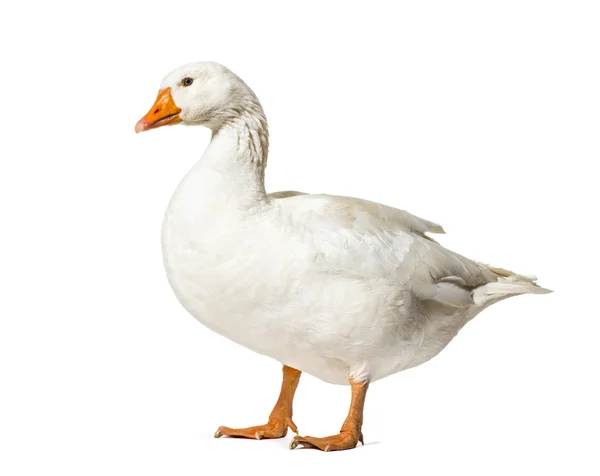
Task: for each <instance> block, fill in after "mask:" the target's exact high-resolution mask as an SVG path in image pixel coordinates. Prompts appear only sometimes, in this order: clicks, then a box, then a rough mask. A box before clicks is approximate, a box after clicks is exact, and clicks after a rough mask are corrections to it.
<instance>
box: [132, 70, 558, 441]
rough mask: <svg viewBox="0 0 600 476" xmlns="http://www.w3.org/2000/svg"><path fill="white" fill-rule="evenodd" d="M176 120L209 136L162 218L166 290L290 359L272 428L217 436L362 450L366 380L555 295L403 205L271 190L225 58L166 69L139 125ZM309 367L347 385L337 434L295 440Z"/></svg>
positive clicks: (207, 319) (244, 89)
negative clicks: (521, 301) (523, 302)
mask: <svg viewBox="0 0 600 476" xmlns="http://www.w3.org/2000/svg"><path fill="white" fill-rule="evenodd" d="M175 124H183V125H188V126H204V127H207V128H209V129H210V130H211V131H212V138H211V141H210V144H209V145H208V147H207V148H206V150H205V151H204V154H203V155H202V157H201V158H200V160H199V161H198V162H197V163H196V164H195V165H194V166H193V167H192V169H191V170H190V171H189V172H188V173H187V174H186V175H185V177H184V178H183V179H182V181H181V182H180V184H179V185H178V187H177V189H176V190H175V192H174V194H173V196H172V198H171V200H170V202H169V205H168V207H167V211H166V213H165V218H164V223H163V227H162V252H163V258H164V266H165V269H166V274H167V278H168V281H169V283H170V286H171V287H172V289H173V291H174V293H175V295H176V297H177V298H178V300H179V301H180V303H181V304H182V305H183V307H184V308H185V309H186V310H187V311H188V312H189V313H190V314H191V315H192V316H193V317H194V318H196V319H197V320H198V321H200V322H201V323H202V324H204V325H205V326H206V327H208V328H209V329H211V330H213V331H214V332H217V333H219V334H221V335H223V336H225V337H226V338H228V339H230V340H232V341H234V342H236V343H238V344H241V345H242V346H245V347H247V348H248V349H250V350H253V351H255V352H258V353H260V354H263V355H266V356H269V357H271V358H273V359H276V360H277V361H279V362H280V363H281V364H282V366H283V369H282V373H283V377H282V385H281V392H280V394H279V398H278V399H277V402H276V404H275V406H274V408H273V411H272V412H271V414H270V416H269V419H268V421H267V423H266V424H264V425H259V426H253V427H250V428H230V427H226V426H221V427H219V428H218V430H217V431H216V433H215V437H216V438H219V437H221V436H230V437H242V438H252V439H268V438H281V437H284V436H285V435H286V434H287V431H288V428H290V429H291V430H292V431H294V432H295V433H296V435H295V436H294V438H293V439H292V440H291V443H290V448H291V449H294V448H296V447H298V446H301V447H306V448H314V449H319V450H323V451H334V450H344V449H351V448H354V447H356V446H357V444H358V442H361V443H362V444H364V442H363V434H362V422H363V408H364V403H365V397H366V393H367V390H368V387H369V385H370V384H371V383H373V382H375V381H377V380H379V379H382V378H384V377H387V376H389V375H392V374H395V373H397V372H401V371H403V370H406V369H409V368H411V367H415V366H417V365H420V364H422V363H424V362H426V361H428V360H429V359H431V358H432V357H434V356H436V355H437V354H438V353H439V352H440V351H441V350H442V349H443V348H444V347H446V345H447V344H448V343H449V342H450V341H451V340H452V338H453V337H454V336H455V335H456V334H457V332H458V331H459V330H460V329H461V328H462V327H463V326H464V325H465V324H466V323H467V322H469V321H470V320H471V319H473V318H474V317H475V316H476V315H477V314H479V313H480V312H481V311H482V310H484V309H485V308H486V307H488V306H490V305H491V304H494V303H496V302H498V301H501V300H503V299H505V298H508V297H511V296H517V295H520V294H526V293H533V294H541V293H547V292H550V291H549V290H548V289H545V288H543V287H540V286H538V285H537V284H536V281H535V278H534V277H528V276H523V275H520V274H516V273H513V272H510V271H507V270H505V269H502V268H494V267H491V266H488V265H485V264H482V263H478V262H475V261H472V260H469V259H467V258H465V257H463V256H461V255H459V254H457V253H454V252H452V251H450V250H448V249H446V248H444V247H443V246H441V245H440V244H438V242H436V241H435V240H434V239H433V238H431V237H430V236H429V234H435V233H444V231H443V229H442V227H441V226H439V225H437V224H436V223H433V222H431V221H427V220H424V219H421V218H418V217H416V216H414V215H411V214H410V213H408V212H406V211H403V210H399V209H395V208H392V207H389V206H385V205H381V204H378V203H374V202H370V201H367V200H361V199H357V198H350V197H344V196H333V195H326V194H304V193H300V192H277V193H271V194H267V192H266V191H265V185H264V176H265V167H266V165H267V154H268V150H269V134H268V129H267V119H266V117H265V113H264V111H263V108H262V107H261V104H260V102H259V100H258V98H257V97H256V95H255V94H254V93H253V91H252V90H251V89H250V88H249V87H248V86H247V85H246V84H245V83H244V81H242V79H240V78H239V77H238V76H237V75H235V74H234V73H233V72H231V71H230V70H229V69H228V68H226V67H225V66H222V65H220V64H217V63H213V62H198V63H191V64H187V65H185V66H181V67H179V68H177V69H175V70H174V71H172V72H171V73H169V74H168V75H167V76H166V77H165V78H164V79H163V80H162V83H161V85H160V89H159V92H158V97H157V99H156V101H155V103H154V105H153V106H152V107H151V108H150V110H149V112H148V113H147V114H146V115H145V116H144V117H143V118H142V119H140V120H139V121H138V122H137V124H136V126H135V131H136V132H142V131H147V130H150V129H156V128H158V127H162V126H166V125H175ZM302 372H307V373H308V374H311V375H313V376H315V377H317V378H319V379H321V380H324V381H325V382H330V383H332V384H341V385H349V386H350V390H351V403H350V409H349V411H348V416H347V418H346V419H345V421H344V423H343V425H342V427H341V429H340V432H339V433H338V434H336V435H332V436H327V437H312V436H304V437H303V436H300V435H299V434H298V429H297V426H296V424H295V423H294V421H293V420H292V402H293V399H294V394H295V391H296V388H297V386H298V383H299V380H300V375H301V373H302Z"/></svg>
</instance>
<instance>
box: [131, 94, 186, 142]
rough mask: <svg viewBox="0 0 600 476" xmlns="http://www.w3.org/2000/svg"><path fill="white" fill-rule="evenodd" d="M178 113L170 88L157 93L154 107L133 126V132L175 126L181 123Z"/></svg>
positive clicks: (179, 110)
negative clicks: (169, 125) (168, 125)
mask: <svg viewBox="0 0 600 476" xmlns="http://www.w3.org/2000/svg"><path fill="white" fill-rule="evenodd" d="M180 112H181V109H179V108H178V107H177V106H176V105H175V103H174V102H173V98H172V97H171V88H167V89H163V90H161V91H159V92H158V97H157V98H156V101H154V106H152V107H151V108H150V110H149V111H148V114H146V115H145V116H144V117H142V118H141V119H140V120H139V121H138V122H137V124H136V125H135V132H136V133H137V132H143V131H147V130H148V129H155V128H156V127H160V126H166V125H167V124H177V123H178V122H181V118H180V117H179V113H180Z"/></svg>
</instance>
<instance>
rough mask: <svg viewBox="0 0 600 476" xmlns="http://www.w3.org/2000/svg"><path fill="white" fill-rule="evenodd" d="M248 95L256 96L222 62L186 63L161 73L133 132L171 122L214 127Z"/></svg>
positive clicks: (213, 128)
mask: <svg viewBox="0 0 600 476" xmlns="http://www.w3.org/2000/svg"><path fill="white" fill-rule="evenodd" d="M252 98H254V100H255V99H256V97H255V96H254V94H253V93H252V91H250V89H249V88H248V87H247V86H246V85H245V84H244V82H243V81H242V80H241V79H240V78H238V77H237V76H236V75H235V74H233V73H232V72H231V71H230V70H229V69H227V68H226V67H225V66H223V65H220V64H218V63H212V62H199V63H191V64H187V65H185V66H181V67H179V68H177V69H175V70H174V71H172V72H171V73H169V74H168V75H167V76H165V78H164V79H163V80H162V83H161V85H160V90H159V92H158V97H157V98H156V101H155V102H154V105H153V106H152V107H151V108H150V110H149V111H148V113H147V114H146V115H145V116H144V117H142V118H141V119H140V120H139V121H138V122H137V124H136V125H135V132H143V131H147V130H149V129H156V128H157V127H161V126H166V125H173V124H184V125H203V126H206V127H209V128H210V129H212V130H213V131H214V130H217V129H219V127H220V126H221V125H222V124H223V123H224V122H225V121H227V119H229V118H231V117H232V116H234V115H236V114H239V111H240V110H243V108H244V103H245V102H247V99H252Z"/></svg>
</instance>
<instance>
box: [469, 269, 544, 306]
mask: <svg viewBox="0 0 600 476" xmlns="http://www.w3.org/2000/svg"><path fill="white" fill-rule="evenodd" d="M487 268H488V269H489V270H490V271H491V272H492V273H494V274H495V275H496V276H497V278H498V280H497V281H493V282H491V283H487V284H484V285H483V286H479V287H477V288H475V289H474V290H473V291H472V294H471V297H472V299H473V302H474V303H475V305H477V306H488V305H490V304H493V303H495V302H498V301H501V300H503V299H506V298H509V297H512V296H518V295H520V294H548V293H551V292H552V291H551V290H550V289H546V288H543V287H541V286H540V285H538V284H537V283H536V279H537V278H536V277H535V276H524V275H522V274H516V273H513V272H511V271H507V270H505V269H502V268H493V267H491V266H487Z"/></svg>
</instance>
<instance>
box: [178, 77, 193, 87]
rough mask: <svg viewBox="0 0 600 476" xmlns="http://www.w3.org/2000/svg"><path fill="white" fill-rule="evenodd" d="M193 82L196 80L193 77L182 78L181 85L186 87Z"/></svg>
mask: <svg viewBox="0 0 600 476" xmlns="http://www.w3.org/2000/svg"><path fill="white" fill-rule="evenodd" d="M193 82H194V80H193V79H192V78H183V79H182V80H181V85H182V86H183V87H184V88H187V87H188V86H191V85H192V83H193Z"/></svg>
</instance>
